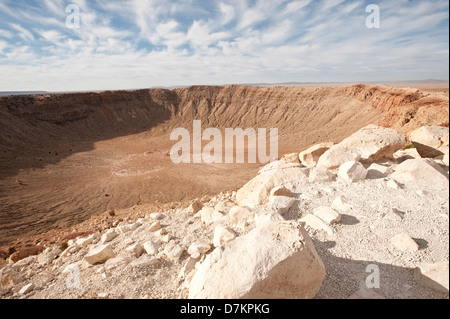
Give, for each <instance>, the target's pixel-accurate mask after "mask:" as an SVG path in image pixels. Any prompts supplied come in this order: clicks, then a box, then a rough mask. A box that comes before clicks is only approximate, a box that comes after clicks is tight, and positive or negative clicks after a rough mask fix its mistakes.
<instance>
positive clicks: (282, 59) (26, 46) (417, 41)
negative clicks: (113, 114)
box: [0, 0, 449, 91]
mask: <svg viewBox="0 0 450 319" xmlns="http://www.w3.org/2000/svg"><path fill="white" fill-rule="evenodd" d="M69 4H76V5H77V6H78V7H79V8H80V19H81V24H80V28H79V29H72V28H68V27H67V26H66V18H67V16H68V15H69V14H70V13H66V7H67V6H68V5H69ZM369 4H377V5H378V6H379V8H380V18H381V20H380V21H381V27H380V28H379V29H376V28H372V29H369V28H367V27H366V19H367V17H368V16H369V15H370V13H367V12H366V7H367V6H368V5H369ZM448 11H449V2H448V0H420V1H419V0H395V1H393V0H387V1H367V0H236V1H235V0H178V1H173V0H126V1H124V0H120V1H118V0H71V1H66V0H39V1H32V0H31V1H30V0H0V91H18V90H28V91H29V90H47V91H76V90H104V89H111V90H112V89H133V88H148V87H153V86H176V85H197V84H207V85H220V84H231V83H261V82H266V83H279V82H290V81H299V82H334V81H338V82H366V81H398V80H420V79H430V78H434V79H445V80H448V78H449V73H448V72H449V71H448V68H449V14H448Z"/></svg>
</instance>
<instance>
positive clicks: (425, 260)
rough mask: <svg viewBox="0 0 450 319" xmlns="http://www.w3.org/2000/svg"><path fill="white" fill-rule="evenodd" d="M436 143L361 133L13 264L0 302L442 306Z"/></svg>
mask: <svg viewBox="0 0 450 319" xmlns="http://www.w3.org/2000/svg"><path fill="white" fill-rule="evenodd" d="M448 138H449V129H448V128H444V127H422V128H420V129H419V130H416V131H414V132H413V133H412V134H411V135H410V136H407V137H405V136H403V135H401V134H400V133H398V132H397V131H395V130H393V129H387V128H382V127H378V126H374V125H370V126H368V127H365V128H363V129H362V130H360V131H358V132H357V133H355V134H354V135H352V136H350V137H349V138H347V139H345V140H344V141H342V142H341V143H339V144H337V145H333V144H332V143H323V144H320V145H316V146H314V147H312V148H310V149H308V150H305V151H303V152H301V153H300V154H289V155H286V156H285V157H283V158H282V159H281V160H280V161H278V162H275V163H271V164H269V165H267V166H266V167H264V168H263V169H262V170H261V171H260V173H259V175H258V176H256V177H255V178H254V179H252V180H251V181H249V182H248V183H247V184H246V185H245V186H244V187H242V188H241V189H240V190H238V191H237V192H230V193H227V194H220V195H218V196H216V197H214V198H212V199H211V200H209V201H203V202H202V201H201V200H200V199H198V200H196V201H194V202H192V203H191V205H190V206H189V208H188V209H184V210H182V209H177V210H171V211H164V212H153V211H142V212H141V215H142V217H141V218H139V219H137V220H128V221H126V222H120V223H118V222H116V223H114V224H113V226H112V227H111V228H110V229H107V230H104V231H102V232H98V233H94V234H92V235H90V236H88V237H78V238H75V239H73V240H70V241H68V242H67V244H66V243H64V244H63V245H60V246H55V247H43V248H45V250H44V251H43V252H42V253H40V254H38V255H34V256H29V254H33V253H37V252H36V251H35V252H32V251H31V252H29V254H28V256H27V254H21V255H18V254H17V253H16V254H13V255H11V256H10V257H9V259H10V260H9V264H8V265H6V266H4V267H3V268H2V269H1V270H0V296H1V297H2V298H14V299H16V298H145V299H147V298H148V299H162V298H289V299H302V298H318V299H329V298H338V299H345V298H389V299H391V298H448V287H449V262H448V260H449V195H448V191H449V175H448V174H449V173H448V172H449V158H448V156H449V155H448V154H449V143H448ZM137 209H139V207H138V208H137Z"/></svg>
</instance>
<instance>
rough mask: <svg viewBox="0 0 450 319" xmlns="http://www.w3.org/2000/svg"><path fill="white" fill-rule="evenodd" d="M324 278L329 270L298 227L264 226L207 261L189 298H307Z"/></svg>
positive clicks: (295, 223) (215, 253) (212, 255)
mask: <svg viewBox="0 0 450 319" xmlns="http://www.w3.org/2000/svg"><path fill="white" fill-rule="evenodd" d="M324 278H325V266H324V264H323V262H322V260H321V259H320V257H319V256H318V254H317V252H316V250H315V247H314V244H313V242H312V240H311V238H310V237H309V236H308V234H307V232H306V231H305V229H304V228H302V227H301V225H300V224H299V223H297V222H293V221H291V222H287V221H284V222H275V223H266V224H264V226H263V227H260V228H256V229H254V230H253V231H251V232H250V233H248V234H247V235H245V236H242V237H240V238H237V239H236V240H235V241H233V242H231V243H229V244H227V245H224V246H222V247H220V248H217V249H216V250H214V252H213V253H211V254H210V255H209V256H208V257H206V259H205V261H204V262H203V263H202V264H201V265H200V266H199V268H198V270H197V272H196V274H195V276H194V278H193V279H192V282H191V284H190V287H189V299H308V298H314V296H315V295H316V294H317V292H318V291H319V289H320V287H321V285H322V282H323V280H324Z"/></svg>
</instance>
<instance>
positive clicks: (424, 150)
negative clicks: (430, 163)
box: [410, 126, 449, 158]
mask: <svg viewBox="0 0 450 319" xmlns="http://www.w3.org/2000/svg"><path fill="white" fill-rule="evenodd" d="M448 136H449V129H448V127H441V126H424V127H421V128H419V129H418V130H415V131H414V132H412V133H411V135H410V140H411V142H412V143H413V144H414V146H415V147H416V149H417V151H418V152H419V154H420V156H422V157H423V158H434V157H438V156H442V155H444V154H448Z"/></svg>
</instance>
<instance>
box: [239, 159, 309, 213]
mask: <svg viewBox="0 0 450 319" xmlns="http://www.w3.org/2000/svg"><path fill="white" fill-rule="evenodd" d="M309 171H310V169H309V168H302V167H300V164H298V165H295V166H294V165H290V166H281V165H280V166H279V167H274V168H273V169H268V168H267V169H264V170H263V171H262V172H261V173H260V174H259V175H258V176H256V177H255V178H254V179H252V180H251V181H249V182H248V183H247V184H245V185H244V187H242V188H241V189H240V190H239V191H238V192H237V194H236V201H237V203H238V204H239V206H247V207H250V208H256V207H258V206H260V205H265V204H267V203H268V201H269V199H270V192H271V190H272V189H273V188H275V187H285V188H287V189H289V190H290V191H292V192H295V190H297V189H299V188H300V187H301V186H302V185H306V184H307V183H308V177H309Z"/></svg>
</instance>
